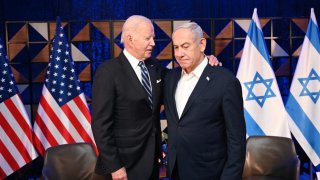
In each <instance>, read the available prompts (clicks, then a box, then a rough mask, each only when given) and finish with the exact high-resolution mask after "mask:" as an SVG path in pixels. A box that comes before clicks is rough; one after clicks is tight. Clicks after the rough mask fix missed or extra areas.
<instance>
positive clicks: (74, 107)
mask: <svg viewBox="0 0 320 180" xmlns="http://www.w3.org/2000/svg"><path fill="white" fill-rule="evenodd" d="M80 96H81V95H80ZM78 97H79V96H78ZM80 100H83V99H82V98H81V97H80ZM82 102H83V101H82ZM80 103H81V102H80ZM67 105H68V107H69V108H70V111H71V112H73V114H74V116H75V118H76V119H78V122H79V123H81V125H82V128H83V130H84V131H85V132H86V134H87V135H88V136H89V138H90V141H88V140H85V141H86V142H91V144H92V146H93V147H94V148H95V150H96V153H97V155H98V149H97V147H96V144H95V142H94V138H93V134H92V130H91V123H89V121H84V120H83V121H81V120H82V119H86V117H85V116H84V114H83V111H82V110H83V109H80V107H79V106H78V104H77V103H75V101H70V102H68V103H67ZM85 105H86V104H85ZM85 110H88V108H86V109H85ZM89 118H90V119H91V117H89Z"/></svg>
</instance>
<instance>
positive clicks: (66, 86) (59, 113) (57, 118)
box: [34, 18, 97, 155]
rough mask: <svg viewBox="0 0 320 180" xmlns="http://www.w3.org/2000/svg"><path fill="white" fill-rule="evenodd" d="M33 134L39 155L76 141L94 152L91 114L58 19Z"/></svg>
mask: <svg viewBox="0 0 320 180" xmlns="http://www.w3.org/2000/svg"><path fill="white" fill-rule="evenodd" d="M34 132H35V135H36V136H35V140H34V142H35V146H36V148H37V149H38V151H39V152H40V154H41V155H44V152H45V150H46V149H47V148H49V147H52V146H57V145H61V144H73V143H78V142H87V143H90V144H92V146H93V148H95V150H96V152H97V148H96V145H95V142H94V138H93V135H92V130H91V116H90V112H89V109H88V105H87V103H86V100H85V96H84V93H83V92H81V88H80V86H79V80H78V77H77V75H76V73H75V69H74V62H73V60H72V58H71V52H70V47H69V44H68V42H67V38H66V36H65V33H64V31H63V27H62V26H61V22H60V19H59V18H57V23H56V32H55V35H54V38H53V42H52V48H51V53H50V59H49V64H48V70H47V74H46V78H45V83H44V85H43V89H42V95H41V98H40V102H39V106H38V110H37V114H36V117H35V124H34Z"/></svg>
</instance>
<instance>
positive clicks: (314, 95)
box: [298, 68, 320, 104]
mask: <svg viewBox="0 0 320 180" xmlns="http://www.w3.org/2000/svg"><path fill="white" fill-rule="evenodd" d="M298 80H299V82H300V84H301V85H302V91H301V93H300V95H299V96H309V97H310V98H311V100H312V101H313V103H315V104H316V103H317V101H318V99H319V96H320V88H319V87H320V84H319V83H317V84H316V85H314V84H311V85H309V86H308V84H309V83H312V82H313V81H317V82H320V77H319V75H318V74H317V72H316V71H315V70H314V69H313V68H312V69H311V71H310V73H309V76H308V77H306V78H298ZM308 87H309V88H308Z"/></svg>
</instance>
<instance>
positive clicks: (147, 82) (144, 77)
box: [138, 61, 152, 109]
mask: <svg viewBox="0 0 320 180" xmlns="http://www.w3.org/2000/svg"><path fill="white" fill-rule="evenodd" d="M138 66H140V68H141V77H142V78H141V80H142V82H141V84H142V86H143V88H144V90H146V92H147V95H148V100H149V103H150V107H151V109H152V88H151V82H150V80H149V73H148V69H147V67H146V66H145V65H144V62H143V61H140V62H139V64H138Z"/></svg>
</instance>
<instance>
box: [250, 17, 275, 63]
mask: <svg viewBox="0 0 320 180" xmlns="http://www.w3.org/2000/svg"><path fill="white" fill-rule="evenodd" d="M248 36H249V38H250V40H251V42H252V44H253V45H254V46H255V47H256V48H257V49H258V51H259V52H260V54H261V55H262V56H263V58H264V59H265V60H266V61H267V63H268V64H269V65H270V66H271V64H270V60H269V56H268V50H267V46H266V42H265V41H264V38H263V33H262V31H261V30H260V29H259V28H258V27H257V24H256V23H255V22H254V21H251V23H250V27H249V31H248Z"/></svg>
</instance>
